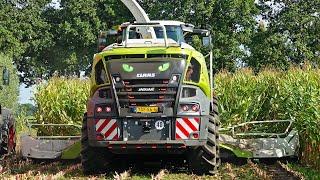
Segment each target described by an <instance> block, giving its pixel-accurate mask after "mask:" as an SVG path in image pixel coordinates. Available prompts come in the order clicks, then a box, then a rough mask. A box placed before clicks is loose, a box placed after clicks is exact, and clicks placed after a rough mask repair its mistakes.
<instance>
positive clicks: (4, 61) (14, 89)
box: [0, 53, 19, 110]
mask: <svg viewBox="0 0 320 180" xmlns="http://www.w3.org/2000/svg"><path fill="white" fill-rule="evenodd" d="M1 66H3V67H7V68H8V69H9V73H10V84H9V86H4V85H2V71H3V67H1ZM0 82H1V84H0V86H1V88H2V90H0V104H1V105H2V107H7V108H9V109H12V110H16V109H17V105H18V98H19V91H18V89H19V79H18V75H17V70H16V68H15V67H14V66H13V64H12V58H10V57H8V56H6V55H4V54H1V53H0Z"/></svg>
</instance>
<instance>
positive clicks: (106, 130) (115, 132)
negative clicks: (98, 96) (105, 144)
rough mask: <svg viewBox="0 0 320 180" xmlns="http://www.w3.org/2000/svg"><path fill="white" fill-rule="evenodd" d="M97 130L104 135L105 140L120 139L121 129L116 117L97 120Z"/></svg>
mask: <svg viewBox="0 0 320 180" xmlns="http://www.w3.org/2000/svg"><path fill="white" fill-rule="evenodd" d="M96 132H97V133H100V134H101V135H103V136H104V140H118V139H119V136H120V129H119V126H118V124H117V120H115V119H99V120H96Z"/></svg>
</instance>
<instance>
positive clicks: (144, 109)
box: [136, 106, 159, 113]
mask: <svg viewBox="0 0 320 180" xmlns="http://www.w3.org/2000/svg"><path fill="white" fill-rule="evenodd" d="M136 112H137V113H157V112H159V108H158V107H148V106H138V107H136Z"/></svg>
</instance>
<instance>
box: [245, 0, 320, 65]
mask: <svg viewBox="0 0 320 180" xmlns="http://www.w3.org/2000/svg"><path fill="white" fill-rule="evenodd" d="M262 2H264V1H263V0H262ZM262 2H261V3H260V4H259V8H260V14H261V15H262V17H263V18H264V20H265V21H267V22H268V27H265V26H266V23H263V22H261V24H260V26H259V28H258V30H257V32H256V33H255V34H254V35H253V37H252V39H251V42H250V43H249V44H247V45H248V47H249V49H250V52H251V56H249V57H248V58H245V61H246V62H247V63H248V65H249V66H251V67H253V68H254V69H255V70H256V71H258V70H260V69H261V68H263V67H266V66H268V67H270V66H272V67H274V68H279V69H288V68H289V66H290V63H289V62H291V63H296V64H299V63H302V62H304V61H310V62H312V63H313V64H314V65H315V66H319V63H320V56H319V52H320V41H319V33H320V15H319V12H320V0H313V1H292V0H288V1H280V0H276V1H274V2H270V1H269V5H267V4H266V3H262ZM272 6H278V8H272Z"/></svg>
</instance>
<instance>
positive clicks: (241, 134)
mask: <svg viewBox="0 0 320 180" xmlns="http://www.w3.org/2000/svg"><path fill="white" fill-rule="evenodd" d="M284 122H289V124H288V126H287V128H286V130H285V131H284V132H282V133H235V128H238V127H242V126H245V125H248V124H266V123H284ZM293 122H294V120H266V121H250V122H245V123H241V124H238V125H234V126H230V127H226V128H220V131H231V133H232V136H233V137H235V136H282V135H286V134H288V133H289V130H290V128H291V126H292V123H293Z"/></svg>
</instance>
